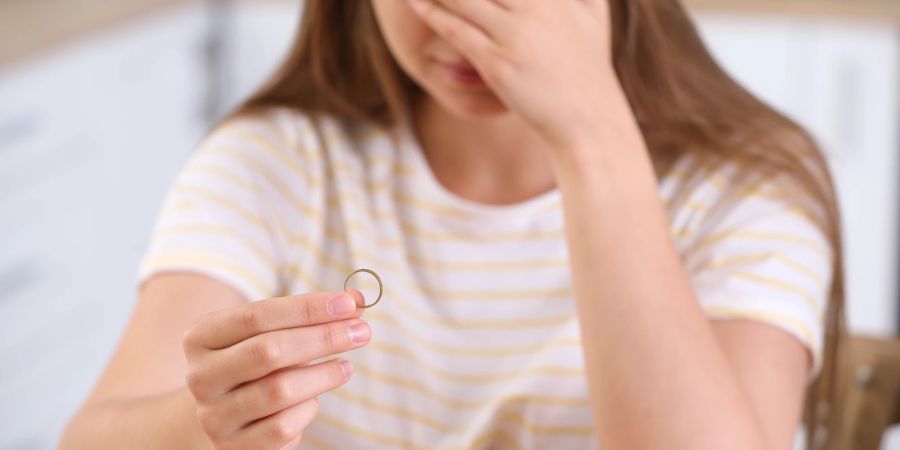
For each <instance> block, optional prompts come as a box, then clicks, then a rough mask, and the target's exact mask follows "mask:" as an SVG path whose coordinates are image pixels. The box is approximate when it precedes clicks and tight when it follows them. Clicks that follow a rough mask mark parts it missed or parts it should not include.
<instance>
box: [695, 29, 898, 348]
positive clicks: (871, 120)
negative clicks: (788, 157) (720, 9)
mask: <svg viewBox="0 0 900 450" xmlns="http://www.w3.org/2000/svg"><path fill="white" fill-rule="evenodd" d="M698 19H699V23H700V25H701V31H702V34H703V35H704V38H705V39H706V41H707V42H708V44H709V46H710V48H711V50H712V51H713V53H714V54H715V56H716V57H717V59H718V60H719V61H720V62H721V63H722V64H723V65H724V67H725V68H726V69H727V70H728V71H729V72H730V73H732V74H733V75H734V76H735V77H736V78H737V79H738V80H739V81H740V82H742V83H743V84H744V85H745V86H747V87H748V88H749V89H750V90H751V91H752V92H754V93H756V94H757V95H759V96H760V97H762V98H763V99H765V100H766V101H768V102H769V103H770V104H771V105H773V106H775V107H777V108H778V109H779V110H781V111H782V112H784V113H786V114H787V115H788V116H790V117H792V118H793V119H795V120H797V121H798V122H799V123H800V124H802V125H804V126H805V127H807V129H809V130H810V131H811V132H812V133H813V135H814V136H815V137H816V138H817V140H818V141H819V143H820V144H821V146H822V148H823V150H824V151H825V153H826V154H827V156H828V159H829V163H830V166H831V168H832V172H833V174H834V177H835V181H836V183H837V188H838V196H839V200H840V203H841V208H842V212H843V226H844V239H845V252H846V259H845V264H846V275H847V312H848V320H849V323H850V327H851V329H852V330H853V331H855V332H863V333H874V334H883V335H887V334H892V333H895V332H896V325H897V320H898V311H897V302H898V292H897V279H898V276H900V265H898V258H897V253H898V251H900V242H898V235H900V227H898V218H900V195H898V194H900V183H898V174H900V142H898V137H900V130H898V125H900V30H898V27H897V26H896V25H892V24H888V23H883V24H879V23H878V22H872V21H868V22H861V23H858V24H857V23H853V22H847V21H836V20H834V19H831V20H828V19H821V18H820V19H811V18H788V17H773V16H757V17H746V16H729V15H700V16H699V17H698Z"/></svg>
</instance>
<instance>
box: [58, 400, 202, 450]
mask: <svg viewBox="0 0 900 450" xmlns="http://www.w3.org/2000/svg"><path fill="white" fill-rule="evenodd" d="M59 448H60V450H81V449H123V448H127V449H136V450H137V449H159V448H166V449H186V450H187V449H190V450H195V449H209V448H212V446H211V444H210V443H209V441H208V440H207V439H206V436H205V434H204V433H203V430H202V429H201V428H200V424H199V422H198V421H197V418H196V414H195V403H194V399H193V397H192V396H191V395H190V393H189V392H188V391H187V390H186V389H179V390H177V391H174V392H171V393H167V394H161V395H155V396H151V397H142V398H136V399H128V400H115V401H106V402H98V403H95V404H87V405H85V406H84V407H83V408H82V409H81V411H79V412H78V414H77V415H76V416H75V417H74V418H73V419H72V421H71V422H70V423H69V426H68V427H67V429H66V430H65V432H64V434H63V436H62V439H61V441H60V446H59Z"/></svg>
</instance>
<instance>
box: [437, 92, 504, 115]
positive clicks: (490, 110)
mask: <svg viewBox="0 0 900 450" xmlns="http://www.w3.org/2000/svg"><path fill="white" fill-rule="evenodd" d="M445 107H447V109H449V110H450V111H452V112H453V114H455V115H457V116H459V117H462V118H492V117H497V116H502V115H505V114H509V112H510V111H509V108H507V107H506V105H504V104H503V102H501V101H500V99H498V98H497V97H495V96H494V95H483V96H478V97H466V98H458V97H457V98H455V99H453V100H452V101H450V102H446V103H445Z"/></svg>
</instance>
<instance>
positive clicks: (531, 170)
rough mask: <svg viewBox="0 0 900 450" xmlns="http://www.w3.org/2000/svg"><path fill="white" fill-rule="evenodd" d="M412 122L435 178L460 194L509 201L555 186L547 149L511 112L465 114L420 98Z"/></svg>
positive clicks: (485, 200) (487, 200) (484, 200)
mask: <svg viewBox="0 0 900 450" xmlns="http://www.w3.org/2000/svg"><path fill="white" fill-rule="evenodd" d="M413 120H414V123H415V130H416V133H417V134H418V139H419V142H420V143H421V146H422V150H423V152H424V154H425V158H426V159H427V160H428V163H429V165H430V166H431V170H432V172H433V173H434V175H435V177H436V178H437V179H438V181H439V182H440V183H441V184H442V185H443V186H444V187H445V188H446V189H447V190H449V191H451V192H453V193H455V194H457V195H459V196H461V197H463V198H466V199H469V200H473V201H476V202H480V203H487V204H498V205H502V204H510V203H516V202H521V201H525V200H527V199H530V198H533V197H535V196H538V195H540V194H542V193H544V192H547V191H549V190H550V189H553V188H554V187H555V185H556V181H555V179H554V175H553V171H552V169H551V166H550V161H549V158H548V155H549V151H548V150H549V149H547V148H546V147H545V145H544V144H543V142H541V141H540V140H539V139H538V138H537V137H536V136H535V135H534V134H533V133H532V132H531V131H530V128H529V127H528V126H527V125H526V124H525V123H524V122H522V121H521V120H519V119H518V118H517V117H516V116H514V115H513V114H509V113H507V114H502V115H497V116H494V117H490V118H481V117H476V118H465V117H460V116H457V115H454V114H452V113H451V112H449V111H447V110H446V109H444V108H443V107H441V106H440V105H438V104H437V103H436V102H435V101H434V100H432V99H431V98H429V97H428V96H423V98H421V99H420V100H418V101H417V102H416V104H415V107H414V113H413Z"/></svg>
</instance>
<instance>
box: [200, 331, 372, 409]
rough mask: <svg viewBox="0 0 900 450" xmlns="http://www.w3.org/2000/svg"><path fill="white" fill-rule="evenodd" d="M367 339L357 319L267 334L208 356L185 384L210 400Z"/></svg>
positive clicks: (360, 344)
mask: <svg viewBox="0 0 900 450" xmlns="http://www.w3.org/2000/svg"><path fill="white" fill-rule="evenodd" d="M351 332H352V333H353V336H355V337H357V338H359V341H358V342H353V340H352V338H351ZM371 335H372V332H371V329H370V328H369V325H368V324H367V323H366V322H365V321H363V320H361V319H350V320H344V321H340V322H332V323H326V324H320V325H315V326H311V327H301V328H289V329H285V330H277V331H271V332H268V333H264V334H261V335H258V336H254V337H252V338H250V339H247V340H245V341H242V342H240V343H238V344H237V345H234V346H232V347H229V348H227V349H225V350H221V351H218V352H212V353H210V354H209V355H207V357H206V358H205V359H200V360H199V362H198V363H197V364H196V365H195V368H193V369H192V370H191V371H189V372H188V375H187V380H186V381H187V383H188V387H189V388H190V389H191V392H193V393H194V395H195V396H198V397H200V398H201V399H203V400H205V399H211V398H213V397H215V396H218V395H221V394H224V393H225V392H228V391H231V390H232V389H234V388H236V387H237V386H239V385H241V384H243V383H246V382H249V381H253V380H256V379H258V378H262V377H264V376H266V375H268V374H270V373H272V372H275V371H276V370H279V369H282V368H285V367H289V366H294V365H298V364H301V363H304V362H307V361H312V360H314V359H317V358H322V357H325V356H329V355H334V354H337V353H341V352H345V351H348V350H352V349H354V348H357V347H361V346H363V345H365V344H366V343H367V342H368V341H369V340H370V338H371Z"/></svg>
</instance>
